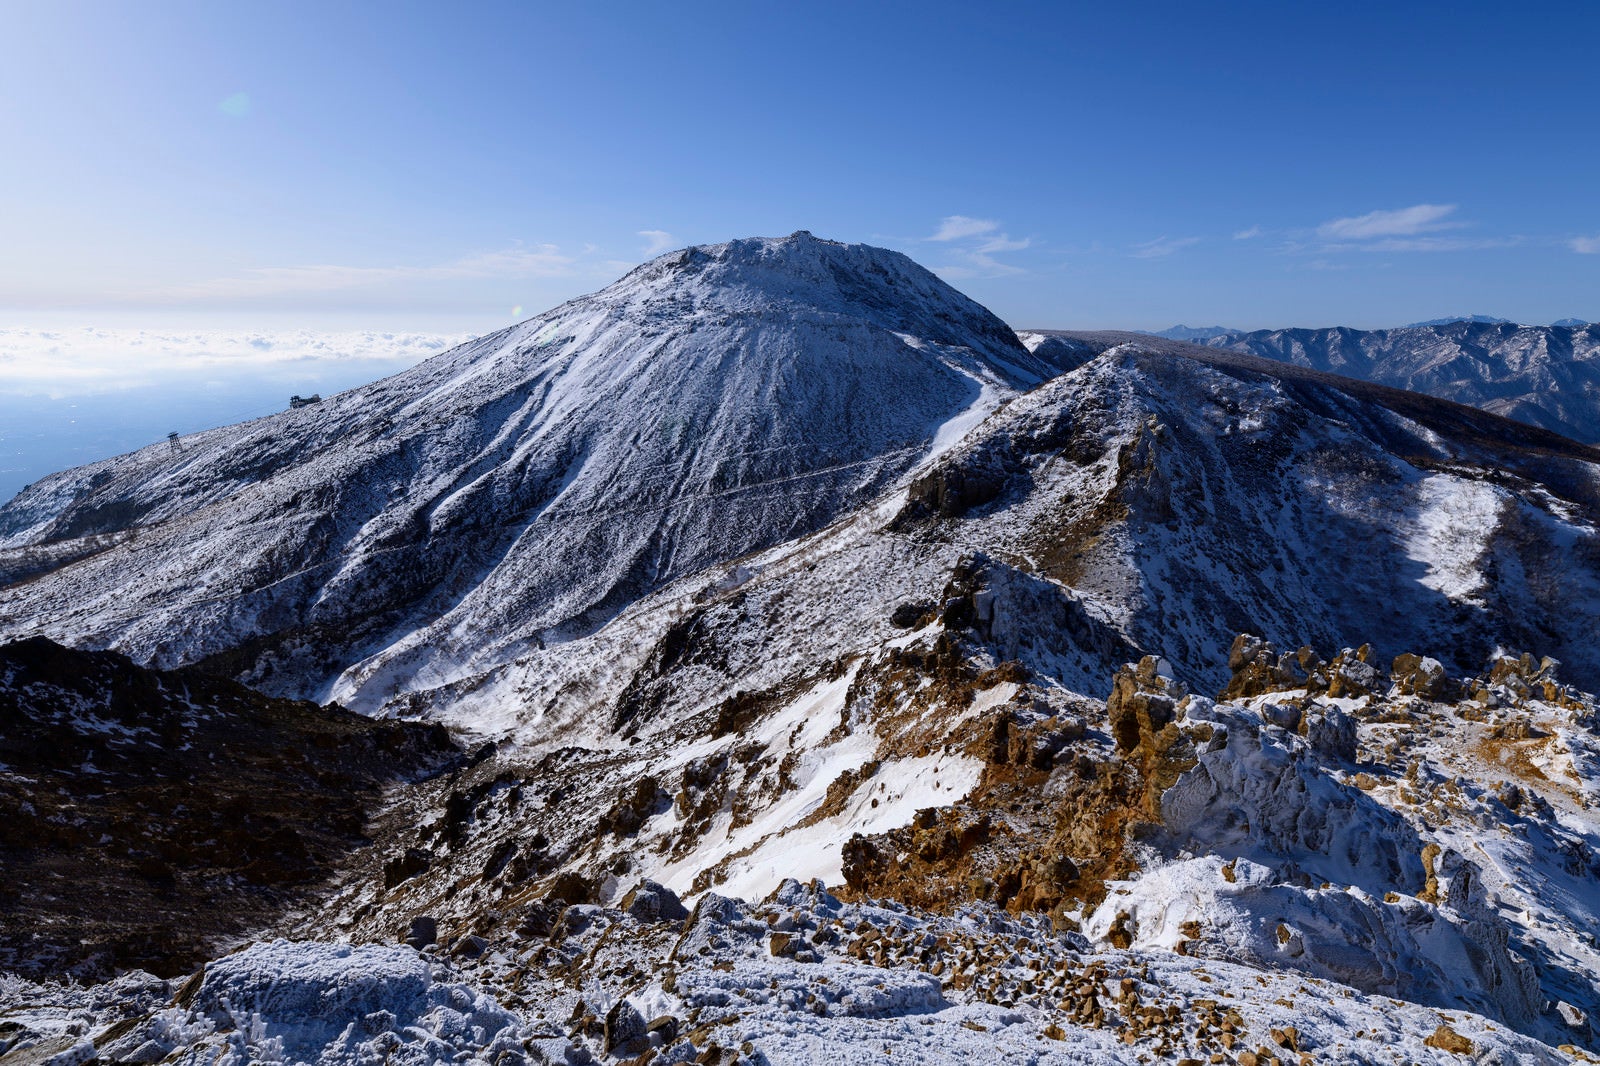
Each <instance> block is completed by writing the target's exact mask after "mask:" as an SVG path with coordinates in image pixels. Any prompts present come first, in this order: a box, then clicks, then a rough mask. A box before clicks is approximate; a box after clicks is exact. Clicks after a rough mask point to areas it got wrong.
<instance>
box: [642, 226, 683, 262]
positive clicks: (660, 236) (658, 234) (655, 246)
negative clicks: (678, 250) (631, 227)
mask: <svg viewBox="0 0 1600 1066" xmlns="http://www.w3.org/2000/svg"><path fill="white" fill-rule="evenodd" d="M639 236H641V237H643V238H644V239H645V240H646V241H648V242H649V243H648V244H646V245H645V246H644V254H645V258H647V259H648V258H650V257H652V256H657V255H660V254H661V253H662V252H665V251H667V250H669V249H670V248H671V247H672V246H673V245H674V244H676V243H677V241H676V239H675V238H674V237H673V236H672V234H670V233H668V232H667V231H666V230H664V229H642V230H640V231H639Z"/></svg>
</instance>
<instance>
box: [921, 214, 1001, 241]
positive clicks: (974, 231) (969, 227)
mask: <svg viewBox="0 0 1600 1066" xmlns="http://www.w3.org/2000/svg"><path fill="white" fill-rule="evenodd" d="M999 228H1000V223H998V222H992V221H990V220H989V219H986V218H968V217H967V216H966V215H946V216H945V217H944V218H943V219H941V220H940V221H939V231H938V232H937V233H935V234H934V235H933V236H932V237H929V238H928V239H929V240H930V241H959V240H961V239H963V238H965V237H981V236H983V235H984V234H986V233H993V232H994V231H995V230H997V229H999Z"/></svg>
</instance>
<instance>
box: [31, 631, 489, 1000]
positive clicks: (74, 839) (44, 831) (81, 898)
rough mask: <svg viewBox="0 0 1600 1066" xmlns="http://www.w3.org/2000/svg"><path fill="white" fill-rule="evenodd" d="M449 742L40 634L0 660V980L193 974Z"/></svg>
mask: <svg viewBox="0 0 1600 1066" xmlns="http://www.w3.org/2000/svg"><path fill="white" fill-rule="evenodd" d="M458 754H459V753H458V751H457V749H456V748H455V746H454V745H453V743H452V742H451V740H450V738H449V736H448V734H447V733H446V732H445V731H444V730H443V729H442V728H441V727H438V726H421V725H414V724H407V723H396V722H380V721H375V720H372V719H369V718H364V717H362V716H360V715H355V714H351V713H349V712H347V711H344V710H342V709H340V708H338V707H336V706H329V707H319V706H317V705H315V704H310V703H301V702H293V701H287V700H275V699H270V698H268V697H265V696H262V695H261V694H260V693H258V692H254V691H252V690H250V689H248V688H245V687H244V686H242V685H237V684H234V683H232V682H228V681H222V680H219V679H216V678H212V677H208V676H205V675H203V674H200V673H197V672H194V671H174V672H160V671H152V670H146V669H144V668H142V667H139V666H136V665H134V664H133V663H132V662H130V661H129V660H128V659H127V658H125V657H123V656H121V655H117V654H115V653H111V652H81V651H74V650H72V649H68V648H63V647H61V646H60V645H57V644H54V643H52V642H50V641H47V640H44V639H42V638H35V639H32V640H25V641H20V642H18V643H14V644H9V645H5V646H3V647H0V797H3V799H0V806H3V807H4V809H5V811H6V812H7V813H6V817H5V818H4V819H0V858H3V860H4V866H5V877H4V878H3V879H0V970H14V971H18V972H21V973H24V974H30V975H34V976H42V975H49V976H52V977H60V976H63V975H66V974H74V975H78V976H81V977H104V976H106V975H108V974H110V973H113V972H116V971H120V970H124V969H129V968H134V967H137V968H141V969H145V970H149V971H152V972H154V973H157V974H159V975H164V976H174V975H177V974H182V973H187V972H189V971H190V970H192V969H193V968H194V967H195V966H196V965H198V964H199V963H200V962H202V961H204V960H205V959H206V958H209V957H211V956H212V955H214V954H215V953H216V951H217V950H219V948H221V947H224V946H226V945H227V944H228V943H229V942H231V941H234V940H236V939H238V938H240V937H244V936H247V935H250V934H251V933H253V932H255V931H257V930H259V929H261V928H262V927H264V926H266V925H267V924H269V923H270V922H271V921H273V920H274V919H276V918H277V917H279V916H280V915H282V914H284V913H285V912H286V911H288V910H290V909H291V908H297V907H304V906H306V905H308V904H310V903H312V902H313V901H314V900H315V899H317V898H318V896H319V894H320V893H322V892H323V891H324V890H325V889H326V887H327V886H328V885H329V883H330V882H331V879H332V878H333V876H334V874H335V872H336V870H337V869H338V867H339V866H340V865H341V864H342V863H343V862H344V860H345V859H346V858H347V856H349V855H350V854H351V853H352V852H354V851H355V850H356V849H357V848H359V847H361V846H362V845H363V844H365V843H366V837H365V834H366V832H367V823H368V819H369V818H371V817H372V816H373V815H375V814H376V813H377V811H378V809H379V806H380V804H381V801H382V799H383V796H384V792H385V789H386V788H387V787H388V786H390V785H391V784H395V783H398V782H401V781H405V780H409V779H412V778H415V777H416V776H418V775H425V774H428V773H430V772H432V771H434V770H436V769H439V768H442V767H444V766H446V765H448V764H449V763H450V762H452V761H453V760H454V759H456V758H457V757H458Z"/></svg>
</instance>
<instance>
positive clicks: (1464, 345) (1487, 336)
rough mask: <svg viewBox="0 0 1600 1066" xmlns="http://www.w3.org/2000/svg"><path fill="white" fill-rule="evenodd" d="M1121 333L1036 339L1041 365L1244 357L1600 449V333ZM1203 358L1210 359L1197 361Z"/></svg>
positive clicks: (1536, 329) (1479, 329)
mask: <svg viewBox="0 0 1600 1066" xmlns="http://www.w3.org/2000/svg"><path fill="white" fill-rule="evenodd" d="M1171 332H1172V331H1170V330H1169V331H1167V333H1165V334H1148V335H1147V334H1142V333H1128V332H1123V331H1119V330H1032V331H1028V332H1024V333H1022V334H1021V336H1022V338H1023V341H1024V342H1025V343H1026V344H1027V345H1028V346H1029V347H1030V348H1031V349H1033V351H1034V352H1035V354H1038V355H1040V356H1048V355H1050V354H1052V353H1056V352H1061V353H1067V352H1071V351H1073V350H1082V349H1087V350H1088V351H1091V352H1098V351H1104V350H1105V349H1107V348H1110V347H1113V346H1115V345H1118V344H1126V343H1133V344H1142V345H1144V346H1146V347H1150V348H1156V349H1158V350H1161V351H1167V352H1175V353H1176V352H1185V353H1186V354H1193V355H1197V356H1198V354H1199V353H1196V352H1194V351H1193V350H1192V349H1194V348H1195V347H1197V346H1204V347H1209V348H1213V349H1220V350H1225V351H1232V352H1244V353H1248V354H1250V355H1255V356H1259V357H1261V358H1264V359H1272V360H1275V361H1280V362H1285V363H1292V364H1293V365H1295V366H1298V367H1304V368H1306V369H1308V370H1318V371H1323V372H1325V373H1330V374H1338V375H1340V376H1342V377H1347V378H1356V379H1358V380H1361V381H1370V382H1374V383H1376V384H1380V385H1389V386H1392V387H1394V388H1398V389H1407V390H1410V391H1413V392H1420V393H1423V394H1425V395H1428V396H1438V397H1441V398H1442V399H1446V400H1454V401H1455V402H1457V403H1463V404H1470V405H1471V406H1473V407H1479V408H1482V409H1483V410H1485V411H1492V412H1494V413H1495V414H1498V415H1503V416H1505V417H1506V418H1513V419H1516V420H1517V421H1519V422H1525V423H1527V424H1529V425H1533V426H1540V427H1542V428H1544V429H1548V430H1553V431H1555V432H1557V433H1560V434H1562V435H1564V436H1567V437H1571V438H1572V439H1573V440H1578V441H1583V442H1584V443H1586V444H1595V443H1600V324H1596V323H1589V324H1578V325H1575V326H1519V325H1516V324H1514V323H1510V322H1473V321H1465V320H1463V321H1456V322H1445V323H1439V324H1430V325H1420V324H1419V325H1415V326H1406V327H1403V328H1400V329H1376V330H1361V329H1350V328H1348V327H1345V326H1338V327H1334V328H1331V329H1276V330H1265V329H1263V330H1255V331H1254V332H1250V333H1244V332H1232V333H1226V334H1223V335H1219V336H1211V337H1203V336H1195V337H1176V336H1172V335H1171ZM1200 357H1201V358H1203V356H1200Z"/></svg>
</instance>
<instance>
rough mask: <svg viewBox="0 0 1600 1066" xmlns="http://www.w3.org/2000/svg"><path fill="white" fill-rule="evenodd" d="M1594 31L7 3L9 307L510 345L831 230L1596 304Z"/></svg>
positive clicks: (1005, 12) (1251, 321) (1282, 297)
mask: <svg viewBox="0 0 1600 1066" xmlns="http://www.w3.org/2000/svg"><path fill="white" fill-rule="evenodd" d="M1597 40H1600V4H1597V3H1594V2H1590V0H1583V2H1565V3H1539V2H1533V3H1524V4H1511V3H1505V2H1497V3H1475V2H1470V0H1469V2H1452V3H1403V2H1401V3H1395V2H1387V3H1362V2H1351V3H1343V4H1331V3H1329V4H1304V3H1285V2H1282V0H1277V2H1273V3H1223V4H1197V3H1193V2H1187V3H1166V2H1148V3H1139V4H1108V3H1105V2H1103V0H1100V2H1095V3H1083V4H1068V3H1051V4H1004V3H997V4H972V3H961V4H941V3H930V2H919V3H859V2H858V3H817V2H811V3H804V4H799V3H796V4H766V3H751V2H748V0H744V2H729V3H666V2H653V3H632V4H629V3H612V4H581V3H571V4H534V3H487V2H485V3H470V2H468V3H452V4H445V3H434V4H409V3H392V2H384V3H355V2H338V0H321V2H317V3H297V2H284V0H274V2H270V3H269V2H265V0H263V2H256V3H243V2H218V0H206V2H195V3H177V2H160V0H150V2H143V3H132V2H116V3H110V2H106V3H91V2H76V0H36V2H35V0H6V2H0V249H3V255H0V309H3V310H0V321H3V322H5V323H22V324H30V323H33V322H35V321H46V320H48V321H50V322H56V323H69V324H70V323H73V322H84V323H87V322H89V321H90V320H91V319H92V320H94V321H96V322H98V321H101V320H106V321H111V320H114V319H118V318H122V319H128V320H132V319H135V318H139V319H140V320H151V321H160V322H162V323H164V324H169V325H179V326H181V325H188V324H191V323H199V322H205V323H221V324H223V325H225V326H231V325H238V326H241V327H243V326H249V327H252V328H253V327H256V326H260V325H262V324H268V323H270V324H273V325H277V326H287V325H293V324H301V325H307V326H313V327H317V328H330V327H339V328H378V329H389V328H392V329H425V330H437V331H455V330H467V331H472V332H480V331H484V330H487V329H490V328H493V327H496V326H499V325H501V324H504V323H506V322H508V321H510V320H511V319H512V317H513V315H515V314H521V315H529V314H533V313H535V312H537V311H540V310H543V309H545V308H546V307H549V306H551V305H553V304H555V303H557V302H559V301H560V300H562V299H564V298H566V297H569V296H572V295H575V294H577V293H580V292H585V291H590V290H593V289H595V288H598V287H600V286H601V285H603V284H605V283H606V282H608V281H609V280H611V279H612V278H613V277H615V276H616V275H617V274H619V273H620V272H621V271H622V270H623V269H625V268H626V267H627V266H629V265H631V264H633V263H635V262H638V261H639V260H641V259H643V258H644V257H645V256H646V254H647V252H650V251H653V250H659V249H660V248H663V247H667V246H674V247H675V246H681V245H684V244H690V243H700V242H707V241H717V240H723V239H727V238H729V237H736V236H746V235H753V234H763V235H766V234H782V233H787V232H790V231H792V230H795V229H800V228H805V229H810V230H812V231H814V232H815V233H817V234H818V235H820V236H827V237H834V238H838V239H844V240H852V241H868V242H872V243H878V244H884V245H888V246H891V247H895V248H898V249H901V250H903V251H905V252H907V253H908V254H910V255H911V256H913V257H914V258H916V259H917V260H919V261H920V262H922V263H924V264H926V265H928V266H930V267H932V268H935V269H937V270H939V271H940V272H941V273H943V274H944V275H945V276H946V277H948V278H949V279H950V280H952V281H953V282H954V283H955V284H956V285H957V286H958V287H960V288H962V289H964V290H965V291H967V292H969V293H970V294H972V295H973V296H975V297H976V298H978V299H979V300H981V301H982V302H984V303H986V304H987V305H989V306H990V307H991V308H993V309H994V310H996V311H997V312H999V313H1000V314H1001V315H1002V316H1003V317H1005V318H1007V319H1008V320H1009V321H1011V322H1012V323H1013V324H1014V325H1018V326H1063V327H1073V326H1078V327H1095V326H1099V327H1147V328H1157V327H1161V326H1166V325H1170V324H1172V323H1174V322H1178V321H1183V322H1187V323H1189V324H1191V325H1198V324H1205V325H1209V324H1216V323H1220V324H1224V325H1232V326H1244V327H1257V326H1276V325H1328V324H1335V323H1342V324H1350V325H1358V326H1378V325H1393V324H1399V323H1403V322H1407V321H1411V320H1414V319H1421V318H1432V317H1439V316H1443V315H1447V314H1453V313H1465V312H1482V313H1488V314H1495V315H1503V316H1506V317H1510V318H1515V319H1519V320H1523V321H1529V322H1548V321H1550V320H1552V319H1555V318H1560V317H1565V316H1577V317H1582V318H1591V319H1593V318H1600V134H1597V128H1600V122H1597V118H1600V52H1597V51H1596V42H1597ZM939 236H943V237H945V238H946V239H942V240H940V239H934V238H936V237H939ZM518 308H520V309H521V310H520V312H518V311H517V310H516V309H518Z"/></svg>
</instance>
